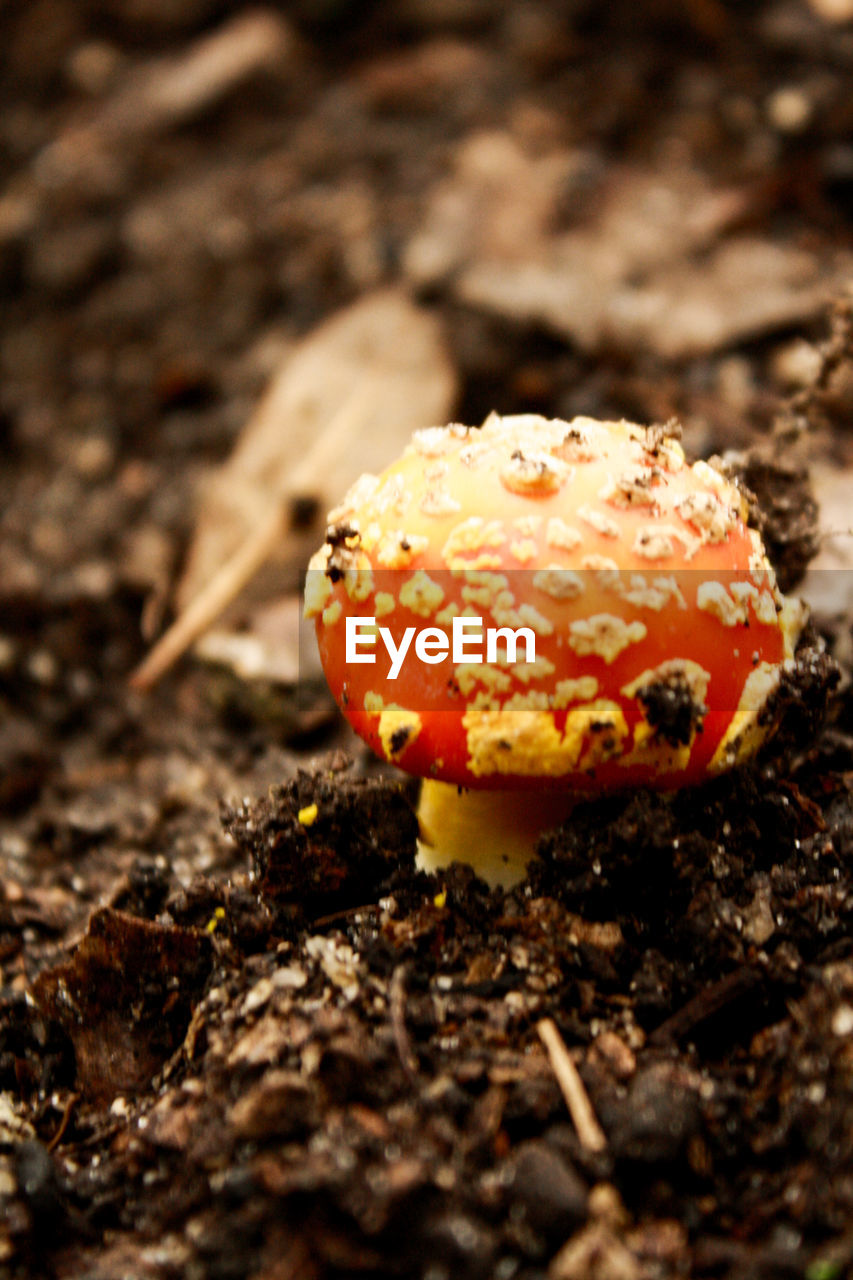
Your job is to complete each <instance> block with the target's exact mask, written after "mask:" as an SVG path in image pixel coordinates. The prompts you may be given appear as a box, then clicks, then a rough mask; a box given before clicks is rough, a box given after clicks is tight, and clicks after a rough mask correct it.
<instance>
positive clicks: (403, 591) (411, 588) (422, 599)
mask: <svg viewBox="0 0 853 1280" xmlns="http://www.w3.org/2000/svg"><path fill="white" fill-rule="evenodd" d="M443 600H444V589H443V588H442V587H440V586H439V584H438V583H437V582H436V581H435V579H434V578H431V577H430V576H429V574H428V573H426V572H424V570H423V569H418V570H417V572H416V573H413V574H412V576H411V578H409V580H408V581H407V582H404V583H403V585H402V587H401V588H400V604H401V605H404V606H405V608H407V609H411V611H412V613H416V614H418V616H419V617H421V618H429V617H431V616H432V614H434V613H435V611H436V609H437V608H438V607H439V605H440V604H441V602H442V601H443Z"/></svg>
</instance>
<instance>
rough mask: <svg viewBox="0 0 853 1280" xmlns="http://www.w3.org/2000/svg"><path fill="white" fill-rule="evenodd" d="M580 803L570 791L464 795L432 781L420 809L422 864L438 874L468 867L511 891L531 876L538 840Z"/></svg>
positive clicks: (427, 784)
mask: <svg viewBox="0 0 853 1280" xmlns="http://www.w3.org/2000/svg"><path fill="white" fill-rule="evenodd" d="M575 800H576V796H574V795H573V794H569V793H567V792H550V793H544V794H543V793H542V792H538V791H464V790H462V791H461V790H460V789H459V788H458V787H456V786H454V784H453V783H450V782H436V781H435V780H433V779H429V778H427V779H425V780H424V783H423V786H422V788H421V798H420V802H419V804H418V824H419V826H420V839H419V841H418V857H417V865H418V867H419V868H420V870H421V871H432V872H436V871H441V870H443V869H444V868H445V867H448V866H450V864H451V862H464V863H467V864H468V866H470V867H473V868H474V870H475V871H476V873H477V875H478V876H480V878H481V879H482V880H485V881H486V883H487V884H488V885H490V886H491V887H493V888H494V887H496V886H497V887H499V888H501V889H511V888H512V886H513V885H516V884H518V883H519V881H521V880H523V879H524V877H525V875H526V874H527V864H528V862H530V860H531V858H533V857H534V856H535V852H536V842H537V840H538V839H539V836H540V835H541V834H542V832H543V831H545V830H547V829H548V828H549V827H556V826H559V824H560V823H561V822H564V821H565V819H566V818H567V817H568V815H569V814H570V812H571V810H572V808H573V806H574V804H575Z"/></svg>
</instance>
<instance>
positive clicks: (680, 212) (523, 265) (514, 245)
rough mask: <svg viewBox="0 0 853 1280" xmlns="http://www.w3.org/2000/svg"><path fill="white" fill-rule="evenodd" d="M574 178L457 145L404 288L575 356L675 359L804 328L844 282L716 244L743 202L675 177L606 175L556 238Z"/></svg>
mask: <svg viewBox="0 0 853 1280" xmlns="http://www.w3.org/2000/svg"><path fill="white" fill-rule="evenodd" d="M583 172H584V168H583V158H582V157H581V156H579V155H577V154H575V155H573V154H572V153H570V152H561V153H556V154H554V155H551V156H549V157H541V156H534V157H530V156H526V155H525V154H524V153H523V151H522V150H521V149H520V148H519V146H518V144H517V143H515V142H514V141H512V140H511V139H510V138H508V137H507V136H504V135H497V136H496V135H494V134H488V135H481V136H479V137H478V138H475V139H473V140H468V141H466V142H465V143H464V144H463V145H462V146H461V147H460V150H459V153H458V155H457V161H456V167H455V170H454V172H453V174H451V176H450V177H449V178H448V179H446V180H445V181H444V182H443V183H441V184H440V185H439V187H438V188H437V190H436V192H435V195H434V197H433V200H432V202H431V204H430V208H429V210H428V213H427V217H426V220H425V225H424V227H423V229H422V230H421V231H420V232H419V233H418V234H417V235H416V236H414V237H413V239H412V241H411V243H410V244H409V246H408V249H407V252H406V255H405V259H404V261H405V267H406V270H407V272H408V274H409V275H410V277H411V278H412V279H413V280H415V281H417V282H418V283H420V284H423V283H429V282H436V281H438V280H441V279H450V278H452V280H453V289H454V291H455V292H456V294H457V296H458V297H459V298H460V299H461V300H463V301H464V302H465V303H466V304H468V305H469V306H474V307H482V308H484V309H486V310H489V311H495V312H498V313H499V314H501V315H504V316H506V317H508V318H510V319H512V320H514V321H516V322H518V321H527V322H533V323H538V324H543V325H545V326H547V327H548V328H550V329H552V330H554V331H556V332H557V333H559V334H561V335H563V336H564V337H567V338H569V339H570V340H571V341H572V342H573V343H574V344H575V345H576V346H578V347H580V348H582V349H583V350H586V351H594V350H597V349H598V348H600V347H601V346H603V345H615V346H619V347H622V348H625V349H628V350H632V349H633V350H636V349H642V350H650V351H654V352H656V353H657V354H659V355H661V356H663V357H664V358H667V359H683V358H685V357H689V356H693V355H697V354H704V353H707V352H710V351H714V350H719V349H721V348H723V347H726V346H728V345H730V344H731V343H733V342H736V341H739V340H742V339H743V338H747V337H753V336H755V335H756V334H761V333H764V332H769V331H772V330H774V329H778V328H780V327H784V326H787V325H790V324H792V323H798V322H800V321H803V320H805V319H807V318H809V317H810V316H813V315H815V314H816V313H817V312H819V311H820V310H821V308H822V307H823V306H824V305H825V303H826V301H827V299H828V297H829V296H831V294H832V293H833V292H837V291H838V288H839V282H840V280H841V279H842V278H843V275H844V272H845V270H846V269H849V263H846V264H845V263H843V262H838V261H833V262H829V263H824V262H822V261H821V260H820V259H819V258H818V256H817V255H816V254H813V253H810V252H807V251H806V250H804V249H801V248H798V247H795V246H793V245H787V244H785V243H784V242H771V241H770V240H767V239H761V238H759V237H758V236H742V235H739V236H736V237H732V238H724V237H725V236H726V233H727V232H728V230H729V229H730V228H731V226H732V224H733V223H734V222H735V221H736V220H737V219H738V218H739V217H742V216H743V214H744V213H745V212H747V211H748V208H749V195H748V193H747V192H746V191H738V190H734V189H723V190H720V189H719V188H718V187H717V186H715V185H714V184H712V183H711V182H710V181H709V180H708V179H707V178H706V177H705V175H704V174H702V173H701V172H700V171H699V170H697V169H695V168H692V167H690V166H687V165H680V166H679V165H670V166H668V167H667V168H662V169H660V170H649V169H633V168H628V167H623V168H621V169H615V170H613V171H612V172H611V173H610V174H609V175H608V178H607V181H606V185H605V186H603V187H602V188H601V189H600V190H599V191H598V192H597V194H596V196H595V205H596V208H595V213H594V216H592V215H591V213H590V211H589V210H588V209H587V210H586V216H585V217H584V220H583V221H582V222H580V221H576V223H575V225H574V226H571V227H570V228H569V229H568V230H561V229H559V221H560V211H561V208H562V209H563V211H564V214H565V206H566V204H567V203H568V204H569V212H571V193H572V189H573V185H577V184H576V182H575V180H576V179H577V178H578V177H580V178H582V177H583ZM577 189H578V191H579V192H580V191H582V190H583V184H582V183H581V184H580V185H577ZM567 193H568V195H567Z"/></svg>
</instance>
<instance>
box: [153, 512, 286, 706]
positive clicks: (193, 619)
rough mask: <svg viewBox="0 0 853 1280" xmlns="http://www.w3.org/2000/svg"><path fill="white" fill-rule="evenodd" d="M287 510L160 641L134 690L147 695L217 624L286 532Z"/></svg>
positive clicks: (248, 543)
mask: <svg viewBox="0 0 853 1280" xmlns="http://www.w3.org/2000/svg"><path fill="white" fill-rule="evenodd" d="M284 513H285V507H284V505H283V504H280V505H277V506H276V509H275V510H274V511H272V512H271V513H270V515H269V516H268V517H267V519H266V520H265V521H264V523H263V524H261V525H259V526H258V528H257V529H255V530H254V531H253V532H252V533H251V534H250V535H249V537H248V538H247V539H246V540H245V542H242V543H241V544H240V546H239V547H238V548H237V550H236V551H235V552H234V554H233V555H232V556H230V557H229V559H227V560H226V561H225V564H224V565H222V567H221V568H220V569H219V570H218V572H217V574H216V576H215V577H214V578H213V579H212V580H211V581H210V582H209V583H208V584H207V586H206V587H205V588H204V589H203V590H202V591H200V592H199V594H198V595H197V596H196V597H195V598H194V599H193V600H192V601H191V602H190V604H189V605H188V606H187V607H186V609H185V610H184V611H183V613H181V614H179V615H178V617H177V618H176V619H175V621H174V622H173V623H172V625H171V627H169V629H168V631H166V632H164V634H163V635H162V636H161V637H160V639H159V640H158V641H157V643H156V644H155V645H154V647H153V649H151V650H150V652H149V653H148V655H147V656H146V657H145V658H144V659H143V661H142V662H141V663H140V664H139V666H138V667H137V668H136V670H135V671H134V673H133V675H132V676H131V677H130V684H131V688H133V689H139V690H140V691H142V692H145V691H146V690H147V689H150V688H152V686H153V685H155V684H156V683H157V681H158V680H159V679H160V677H161V676H162V675H165V673H166V672H167V671H168V670H169V668H170V667H171V666H172V665H173V664H174V663H175V662H177V660H178V658H180V656H181V654H182V653H185V652H186V650H187V649H189V647H190V645H191V644H192V643H193V641H194V640H197V639H198V637H199V636H200V635H201V634H202V633H203V632H204V631H206V630H207V629H208V627H209V626H210V625H211V624H212V623H213V622H215V621H216V619H217V618H218V617H219V615H220V614H221V613H222V611H223V609H225V608H226V607H227V606H228V605H229V604H230V603H231V601H232V600H234V599H235V598H236V596H237V595H238V593H239V592H240V591H242V589H243V587H245V586H246V584H247V583H248V582H250V581H251V580H252V578H253V577H254V576H255V574H256V573H257V572H258V570H259V569H260V568H261V566H262V565H263V564H265V563H266V561H267V560H268V559H269V558H270V556H271V555H272V553H273V551H274V550H275V548H276V545H277V544H278V542H279V540H280V539H281V537H282V535H283V533H284V530H285V518H284Z"/></svg>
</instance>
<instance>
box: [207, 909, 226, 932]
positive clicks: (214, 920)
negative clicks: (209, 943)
mask: <svg viewBox="0 0 853 1280" xmlns="http://www.w3.org/2000/svg"><path fill="white" fill-rule="evenodd" d="M224 919H225V908H224V907H217V908H216V910H215V911H214V913H213V915H212V916H211V917H210V919H209V920H208V922H207V924H206V925H205V926H204V931H205V933H215V932H216V930H217V929H218V928H219V926H220V925H221V923H222V921H223V920H224Z"/></svg>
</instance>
